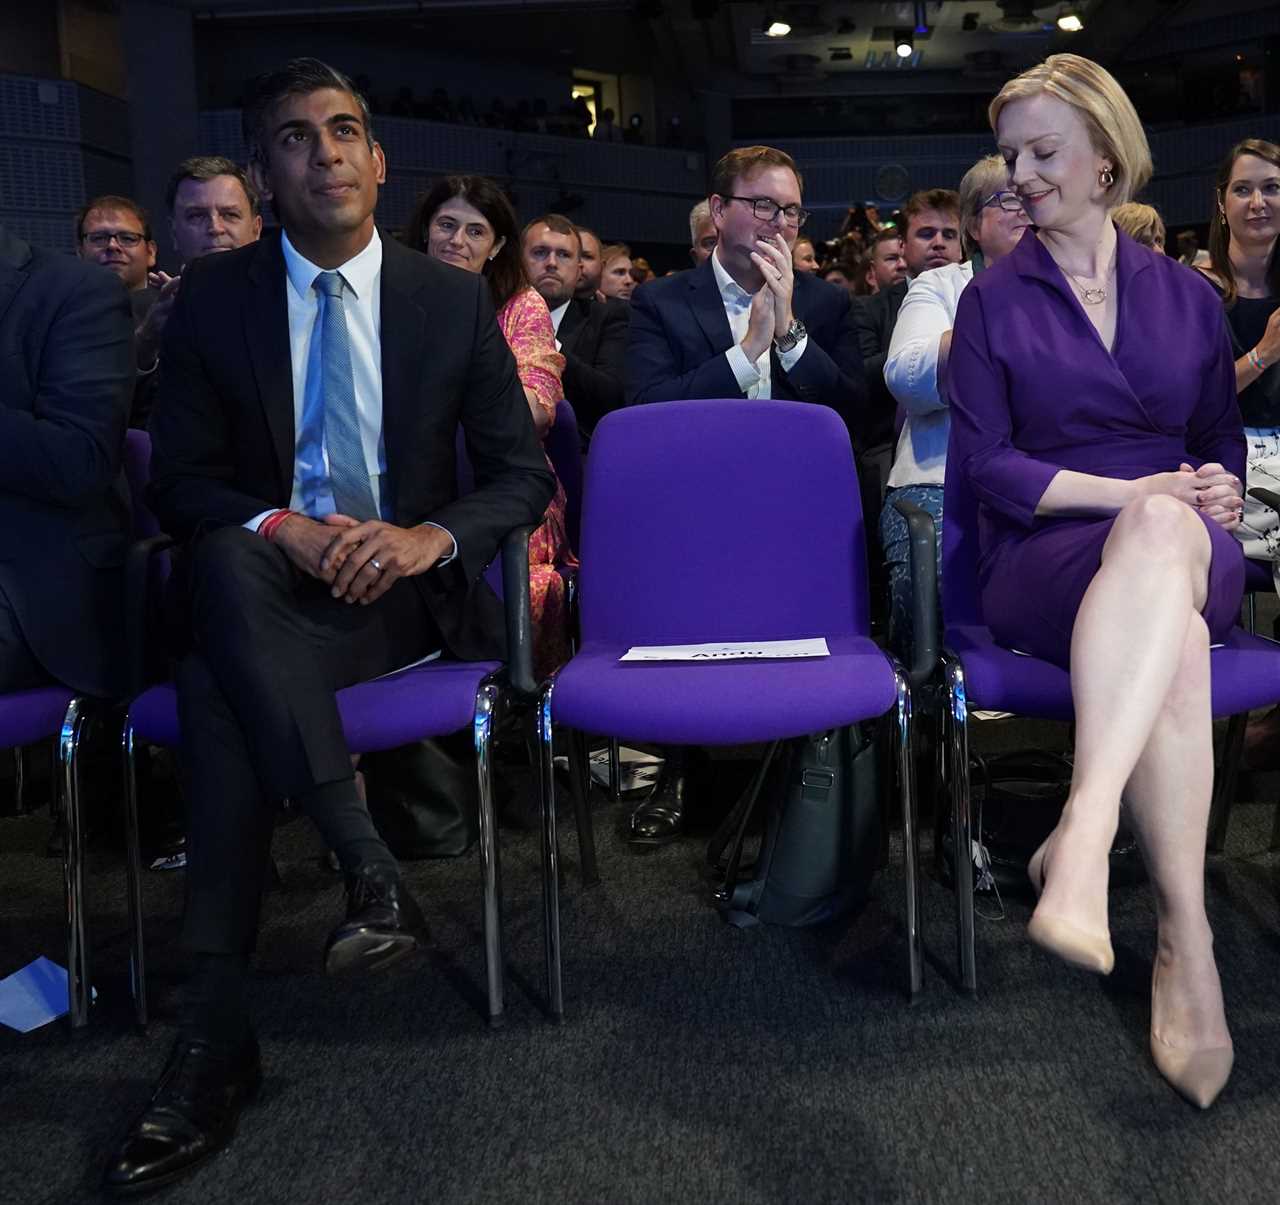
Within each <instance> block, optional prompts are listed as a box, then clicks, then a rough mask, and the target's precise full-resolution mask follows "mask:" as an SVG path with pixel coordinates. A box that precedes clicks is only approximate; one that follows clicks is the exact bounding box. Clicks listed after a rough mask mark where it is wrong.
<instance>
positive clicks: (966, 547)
mask: <svg viewBox="0 0 1280 1205" xmlns="http://www.w3.org/2000/svg"><path fill="white" fill-rule="evenodd" d="M943 512H944V514H945V516H946V522H945V524H944V525H943V533H942V613H943V617H944V623H945V635H944V637H943V649H942V654H941V660H942V670H943V681H944V686H945V691H946V698H945V706H944V707H943V708H942V711H943V729H944V745H945V750H946V753H945V765H946V771H945V781H946V785H948V786H949V787H950V795H951V806H952V817H953V823H954V829H955V832H954V841H955V844H954V846H953V848H954V849H956V850H967V849H969V848H971V846H970V839H971V819H970V802H969V729H968V714H969V709H970V708H973V709H975V710H978V709H982V710H990V711H1009V712H1014V713H1016V714H1018V715H1025V716H1030V717H1034V718H1037V719H1047V720H1071V719H1072V718H1073V716H1074V711H1073V707H1072V702H1071V679H1070V676H1069V675H1068V674H1067V671H1066V670H1064V669H1060V668H1059V667H1058V666H1056V665H1052V664H1050V663H1049V662H1047V661H1041V660H1038V659H1037V658H1035V657H1027V656H1022V655H1021V654H1018V653H1013V652H1011V651H1010V650H1008V649H1006V648H1002V647H1001V646H1000V645H998V644H996V642H995V640H994V638H993V637H992V635H991V632H990V630H989V629H988V628H987V626H986V623H985V622H984V621H983V617H982V606H981V601H980V598H979V593H978V568H977V567H978V532H977V528H978V513H977V512H978V507H977V500H976V499H975V498H974V496H973V493H972V492H971V491H970V489H969V486H968V482H967V481H966V480H965V476H964V474H963V473H960V472H948V473H947V477H946V486H945V496H944V499H943ZM1210 665H1211V667H1212V673H1213V679H1212V696H1213V697H1212V707H1213V714H1214V715H1215V716H1219V717H1221V716H1236V715H1239V714H1240V713H1243V712H1248V711H1251V710H1252V709H1253V708H1255V707H1262V706H1265V705H1267V704H1270V703H1275V702H1276V701H1277V700H1280V646H1277V645H1276V643H1275V642H1274V641H1271V640H1265V639H1263V638H1262V637H1260V636H1254V635H1253V634H1251V633H1249V632H1245V631H1243V630H1242V629H1240V628H1236V629H1234V630H1233V631H1232V632H1231V634H1230V636H1229V637H1228V638H1227V640H1226V642H1225V644H1224V647H1222V648H1218V649H1214V650H1213V652H1212V654H1211V657H1210ZM955 869H956V874H955V884H956V927H957V934H958V940H959V946H960V968H961V977H962V980H963V983H964V987H965V989H966V990H967V991H969V992H970V993H972V994H974V995H976V994H977V990H978V980H977V967H976V956H975V951H974V906H973V863H972V861H971V860H970V859H969V858H966V857H961V856H957V857H956V859H955Z"/></svg>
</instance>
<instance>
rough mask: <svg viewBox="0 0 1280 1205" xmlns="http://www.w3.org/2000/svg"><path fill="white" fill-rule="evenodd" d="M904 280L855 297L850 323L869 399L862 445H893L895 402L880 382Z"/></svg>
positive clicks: (902, 292) (905, 287) (903, 290)
mask: <svg viewBox="0 0 1280 1205" xmlns="http://www.w3.org/2000/svg"><path fill="white" fill-rule="evenodd" d="M908 283H909V282H908V281H905V280H900V281H898V283H897V284H894V285H890V286H889V287H888V288H887V289H881V290H880V291H879V292H878V293H873V294H872V295H871V296H870V297H859V298H858V299H857V301H856V302H855V304H854V307H853V308H854V323H855V325H856V326H857V329H858V347H859V348H860V350H861V351H862V362H863V363H864V364H865V365H866V366H867V386H868V390H869V398H868V404H867V412H866V422H865V426H864V428H863V439H864V441H865V442H864V446H866V447H873V446H875V445H876V444H885V443H888V444H892V443H896V442H897V439H896V436H895V427H896V423H897V413H898V403H897V400H896V399H895V398H894V396H893V394H891V393H890V392H889V386H888V385H886V384H885V383H884V362H885V360H886V359H888V356H889V340H890V339H892V338H893V328H894V327H895V326H896V325H897V322H898V311H899V310H900V309H901V308H902V299H903V298H904V297H905V296H906V295H907V285H908Z"/></svg>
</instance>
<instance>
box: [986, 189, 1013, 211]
mask: <svg viewBox="0 0 1280 1205" xmlns="http://www.w3.org/2000/svg"><path fill="white" fill-rule="evenodd" d="M988 205H999V206H1000V208H1001V209H1003V210H1004V211H1005V213H1019V212H1020V211H1021V210H1022V198H1021V197H1019V196H1018V194H1017V193H1016V192H1009V191H1008V189H1001V190H1000V191H999V192H993V193H992V194H991V195H990V196H989V197H988V198H987V199H986V200H985V201H983V202H982V205H981V206H980V207H979V208H981V209H986V208H987V206H988Z"/></svg>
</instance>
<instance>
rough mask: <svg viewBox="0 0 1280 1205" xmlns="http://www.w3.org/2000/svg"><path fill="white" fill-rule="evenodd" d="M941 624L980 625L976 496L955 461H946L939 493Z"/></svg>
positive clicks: (946, 625) (947, 625)
mask: <svg viewBox="0 0 1280 1205" xmlns="http://www.w3.org/2000/svg"><path fill="white" fill-rule="evenodd" d="M942 514H943V521H942V587H941V589H942V626H943V630H944V631H945V630H946V629H947V628H954V627H959V626H961V625H965V624H981V623H982V622H983V619H982V602H981V598H980V596H979V592H978V557H979V551H980V550H979V541H978V499H977V498H976V497H975V496H974V493H973V491H972V490H971V489H970V488H969V480H968V477H967V476H966V474H965V473H963V472H962V471H961V469H960V467H959V465H958V464H955V463H950V462H949V463H948V465H947V474H946V478H945V480H944V483H943V492H942Z"/></svg>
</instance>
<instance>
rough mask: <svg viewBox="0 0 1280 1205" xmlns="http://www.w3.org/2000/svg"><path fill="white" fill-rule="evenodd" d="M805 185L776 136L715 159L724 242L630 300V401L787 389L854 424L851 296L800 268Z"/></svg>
mask: <svg viewBox="0 0 1280 1205" xmlns="http://www.w3.org/2000/svg"><path fill="white" fill-rule="evenodd" d="M800 190H801V179H800V173H799V171H798V170H797V168H796V165H795V161H794V160H793V159H792V158H791V156H790V155H788V154H787V153H786V152H785V151H780V150H777V149H775V148H774V147H768V146H752V147H742V148H739V149H737V150H733V151H730V152H729V153H728V154H727V155H725V156H723V157H722V158H721V160H720V162H719V163H717V164H716V167H715V172H714V173H713V175H712V179H711V195H710V197H709V198H708V203H709V205H710V207H711V219H712V221H713V222H714V223H715V227H716V232H717V235H718V241H717V243H716V249H715V251H714V252H713V254H712V255H711V256H710V258H709V259H708V260H707V262H706V263H704V264H703V265H702V266H701V267H699V268H695V269H694V270H693V271H692V272H683V273H680V274H679V275H677V276H668V277H664V278H663V279H661V280H655V281H652V282H650V283H649V284H648V285H646V286H645V288H644V289H641V290H639V291H638V292H637V293H636V295H635V297H634V298H633V299H632V302H631V330H630V337H629V340H628V344H627V371H626V389H627V402H628V404H629V405H636V404H638V403H641V402H665V401H671V400H673V399H678V398H714V397H720V398H728V397H750V398H760V397H765V398H770V397H771V398H787V399H790V400H793V401H805V402H817V403H819V404H821V405H824V406H830V407H831V408H832V409H833V410H835V411H837V412H838V413H839V414H840V415H841V417H843V418H844V420H845V422H846V424H848V426H849V428H850V430H851V431H852V432H855V433H856V432H857V430H858V418H859V411H860V409H861V406H862V403H863V401H864V399H865V397H866V381H865V379H864V376H863V371H862V356H861V354H860V353H859V351H858V338H857V332H856V331H855V329H854V326H853V316H852V313H851V309H850V304H849V296H848V294H847V293H846V292H845V291H844V290H841V289H837V288H835V287H833V286H832V285H829V284H827V283H826V282H825V281H820V280H814V279H810V278H809V277H807V276H805V275H804V274H803V273H802V274H800V275H799V276H797V275H796V274H795V273H793V272H792V269H791V247H792V245H793V244H794V243H795V241H796V236H797V235H798V234H799V233H800V227H801V226H802V225H803V224H804V220H805V218H806V217H807V216H808V215H807V214H806V213H805V211H804V209H803V208H801V204H800Z"/></svg>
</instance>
